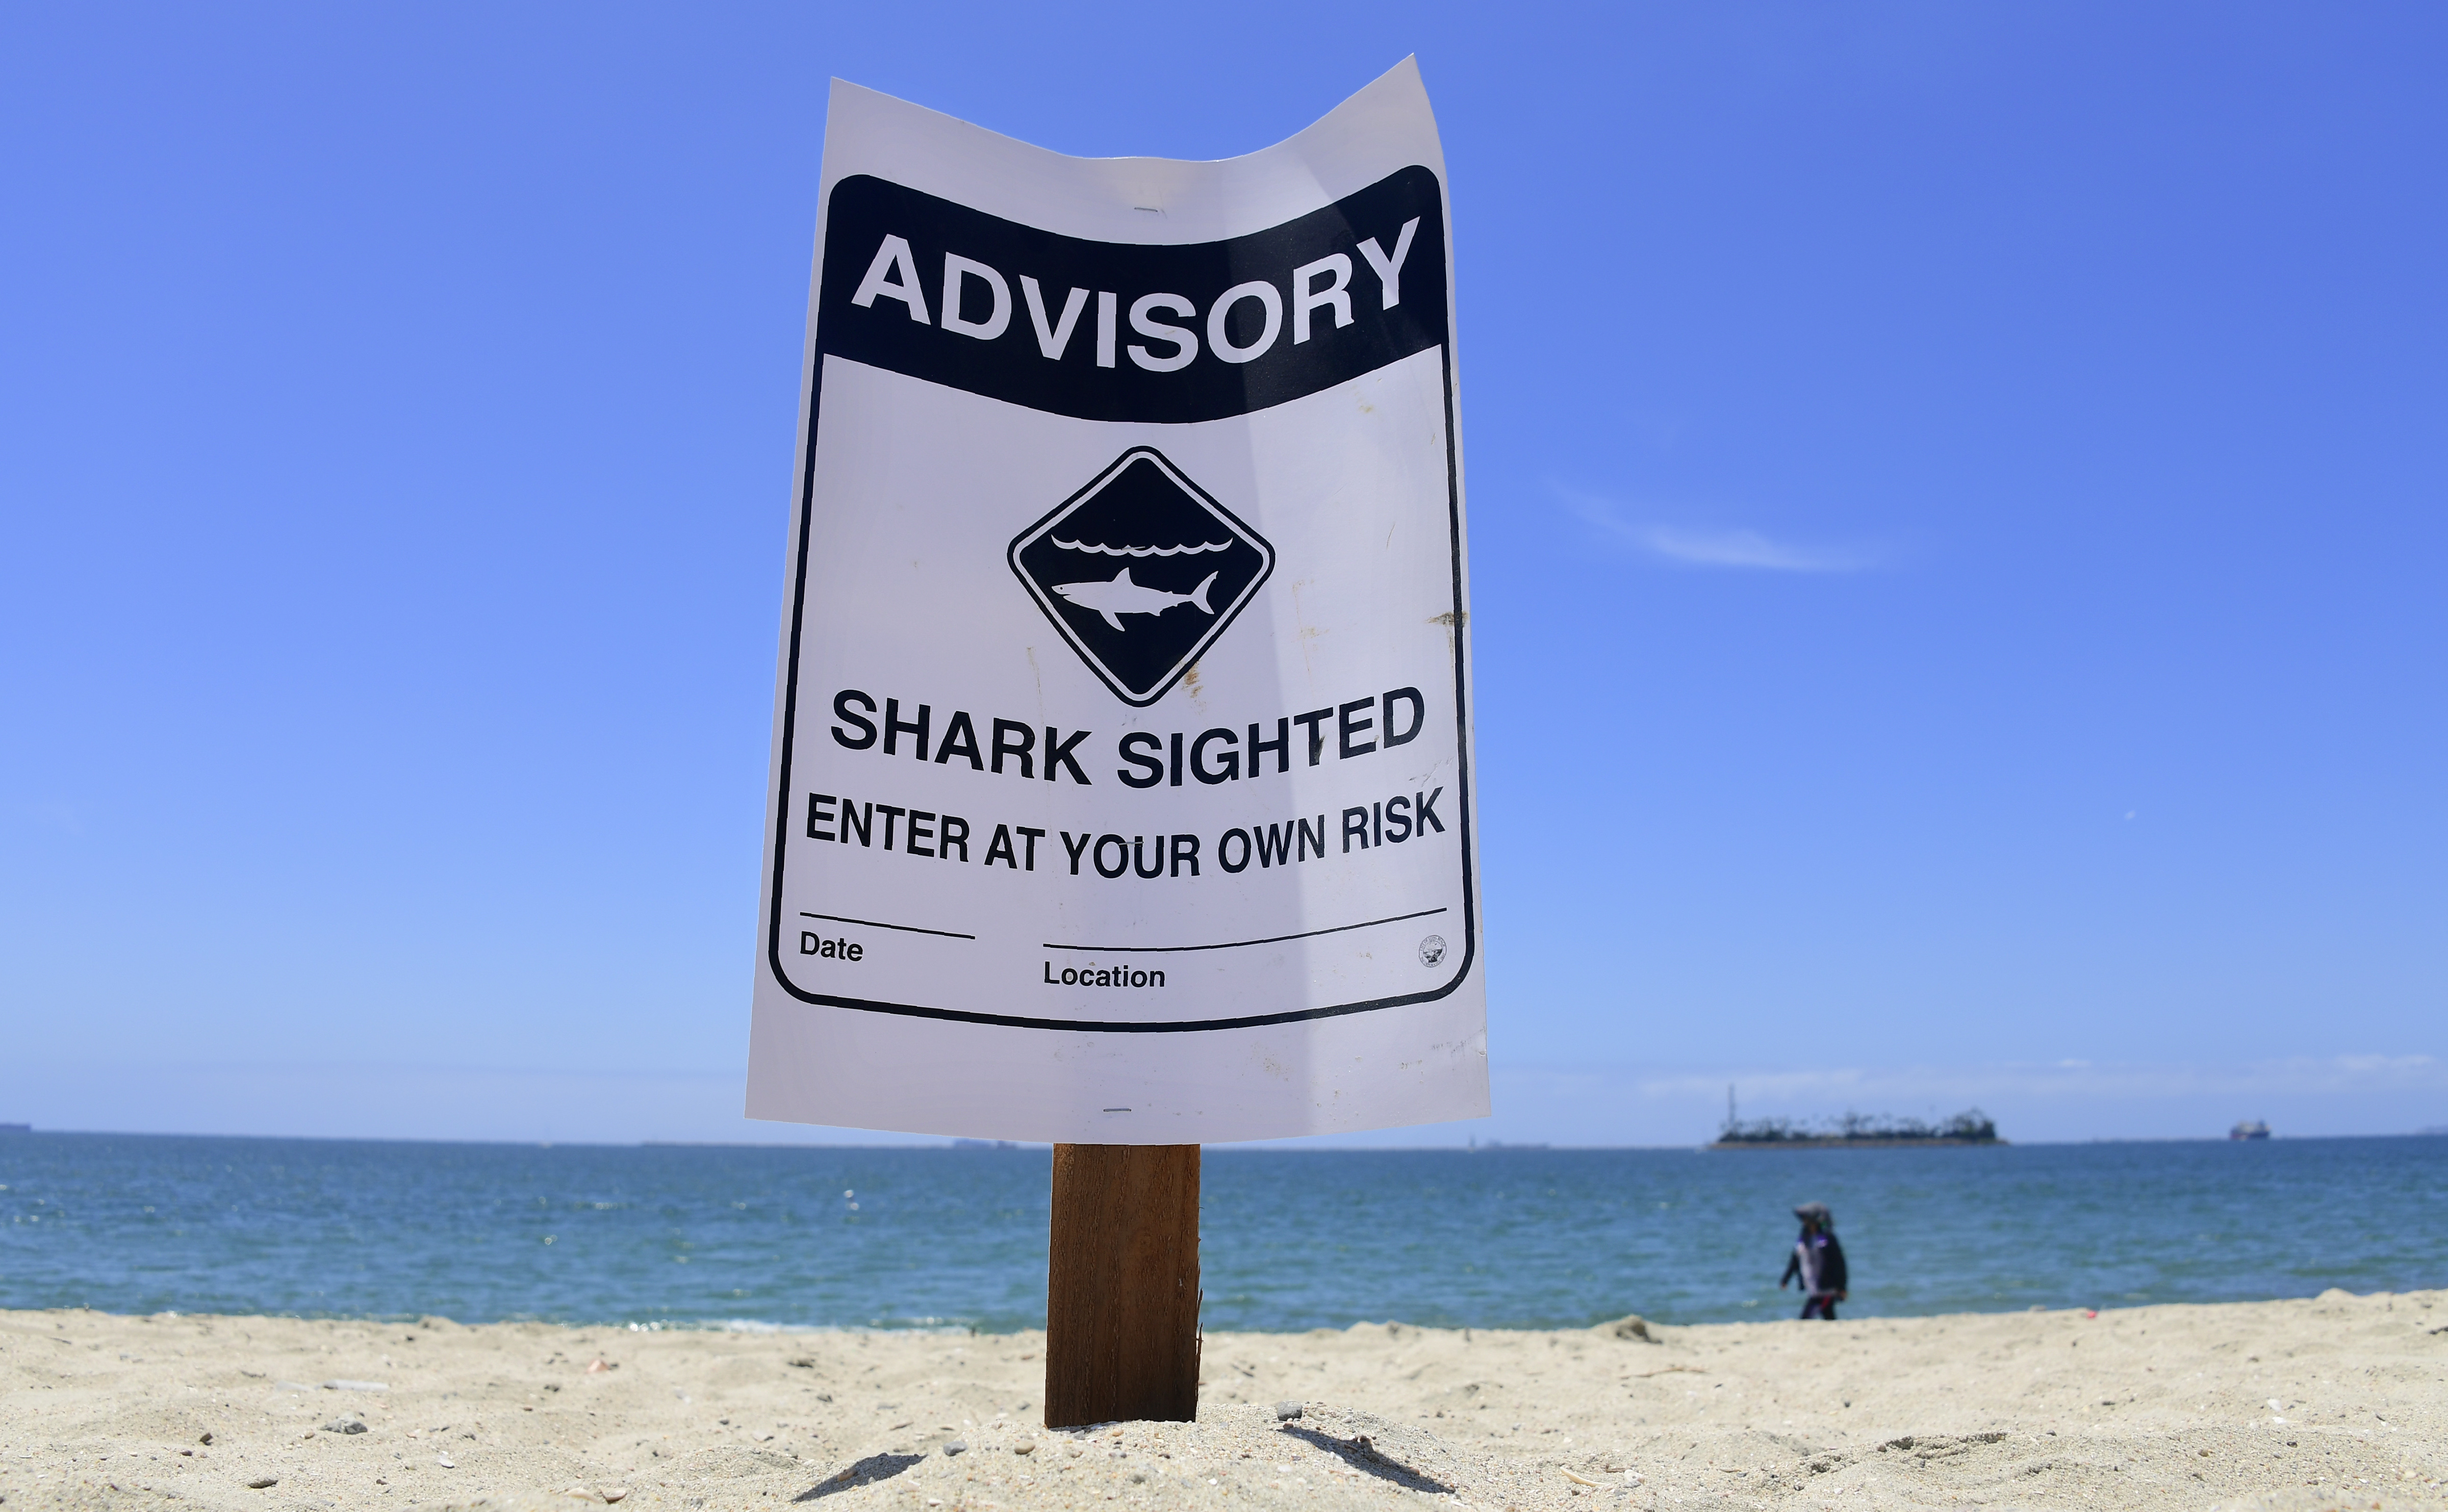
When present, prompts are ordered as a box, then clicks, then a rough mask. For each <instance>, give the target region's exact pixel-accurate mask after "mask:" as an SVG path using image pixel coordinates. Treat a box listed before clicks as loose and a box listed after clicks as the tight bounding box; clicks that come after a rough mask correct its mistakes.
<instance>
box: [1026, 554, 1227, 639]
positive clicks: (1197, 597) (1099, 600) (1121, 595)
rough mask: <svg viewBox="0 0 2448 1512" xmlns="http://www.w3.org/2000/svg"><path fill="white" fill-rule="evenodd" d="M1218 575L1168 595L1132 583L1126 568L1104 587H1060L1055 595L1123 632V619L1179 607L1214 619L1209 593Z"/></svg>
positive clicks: (1078, 585)
mask: <svg viewBox="0 0 2448 1512" xmlns="http://www.w3.org/2000/svg"><path fill="white" fill-rule="evenodd" d="M1216 576H1217V575H1216V574H1215V573H1213V572H1211V573H1209V574H1207V576H1206V577H1204V578H1202V579H1200V580H1199V584H1198V586H1196V587H1195V588H1193V589H1191V590H1190V591H1189V592H1188V593H1167V592H1166V591H1165V590H1164V589H1162V588H1143V587H1141V586H1139V585H1138V584H1136V583H1133V582H1132V581H1131V569H1130V568H1128V567H1124V568H1123V569H1122V570H1121V571H1119V572H1117V573H1115V574H1114V575H1113V577H1112V579H1110V580H1109V581H1107V582H1103V583H1058V584H1054V591H1055V592H1057V593H1059V594H1061V595H1062V597H1064V598H1065V599H1068V600H1069V601H1071V602H1072V603H1076V604H1078V605H1079V606H1080V607H1081V608H1082V609H1086V610H1088V611H1090V612H1091V613H1094V614H1100V615H1103V616H1104V617H1105V622H1106V623H1107V624H1110V625H1112V626H1113V627H1114V628H1115V629H1117V630H1119V629H1123V628H1124V625H1123V624H1122V622H1121V620H1120V619H1119V616H1121V615H1125V614H1162V613H1164V612H1165V611H1166V610H1167V609H1170V608H1172V607H1173V606H1174V605H1175V604H1177V603H1188V604H1195V605H1196V606H1197V608H1198V612H1199V613H1201V614H1205V615H1211V616H1212V615H1214V612H1215V610H1214V608H1213V607H1212V606H1211V605H1210V604H1209V603H1208V602H1207V590H1208V589H1210V588H1212V587H1214V585H1215V579H1216Z"/></svg>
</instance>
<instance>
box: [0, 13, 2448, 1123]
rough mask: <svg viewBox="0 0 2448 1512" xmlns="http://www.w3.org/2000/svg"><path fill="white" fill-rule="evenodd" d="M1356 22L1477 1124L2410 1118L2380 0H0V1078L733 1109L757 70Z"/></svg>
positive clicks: (2410, 579)
mask: <svg viewBox="0 0 2448 1512" xmlns="http://www.w3.org/2000/svg"><path fill="white" fill-rule="evenodd" d="M1414 52H1416V53H1417V54H1418V56H1419V58H1420V62H1421V67H1422V68H1423V71H1424V73H1425V78H1426V81H1427V85H1428V88H1429V92H1430V95H1431V98H1432V99H1433V100H1434V101H1435V103H1436V105H1437V109H1438V113H1439V120H1440V123H1441V125H1442V128H1443V130H1444V137H1445V144H1446V152H1447V158H1448V163H1449V164H1450V168H1451V173H1452V182H1453V198H1454V206H1455V220H1456V234H1457V251H1456V277H1457V280H1458V287H1459V290H1460V312H1461V326H1460V350H1461V373H1462V383H1463V435H1464V439H1465V443H1466V447H1467V467H1468V477H1467V484H1468V489H1469V502H1470V513H1471V530H1472V551H1473V562H1472V566H1473V573H1474V584H1473V591H1474V603H1473V611H1474V626H1473V628H1474V635H1475V648H1476V653H1477V657H1478V668H1479V678H1480V693H1479V699H1480V701H1479V726H1478V738H1479V751H1480V760H1481V766H1482V781H1483V787H1482V823H1483V827H1484V833H1485V842H1484V843H1485V851H1484V882H1485V890H1486V895H1487V900H1488V907H1487V917H1488V928H1489V934H1488V964H1489V983H1490V990H1491V1005H1490V1035H1491V1045H1492V1055H1493V1058H1494V1065H1495V1075H1496V1092H1497V1099H1498V1104H1497V1105H1498V1115H1497V1117H1496V1119H1495V1120H1492V1121H1490V1122H1488V1123H1485V1124H1482V1125H1476V1126H1472V1127H1463V1126H1459V1125H1457V1126H1454V1127H1451V1128H1442V1129H1436V1130H1429V1131H1411V1132H1408V1133H1403V1134H1399V1135H1395V1136H1389V1137H1388V1138H1389V1139H1394V1140H1396V1141H1415V1140H1421V1139H1428V1140H1435V1141H1445V1140H1451V1141H1454V1142H1459V1141H1460V1140H1461V1139H1463V1138H1464V1137H1466V1136H1468V1135H1470V1134H1472V1133H1476V1134H1478V1135H1479V1136H1480V1137H1481V1138H1482V1139H1484V1138H1488V1137H1496V1138H1503V1139H1557V1140H1571V1141H1575V1142H1638V1143H1671V1142H1688V1141H1691V1140H1694V1139H1700V1138H1703V1137H1705V1136H1706V1135H1707V1134H1708V1133H1710V1132H1711V1130H1712V1128H1713V1126H1714V1120H1715V1119H1716V1117H1717V1115H1718V1112H1719V1110H1720V1109H1721V1108H1722V1105H1723V1097H1724V1087H1725V1084H1726V1083H1727V1082H1729V1081H1734V1082H1737V1083H1738V1084H1740V1085H1741V1086H1742V1088H1743V1089H1744V1092H1743V1096H1744V1101H1745V1104H1746V1108H1747V1110H1752V1111H1758V1112H1762V1113H1770V1112H1774V1113H1786V1114H1790V1115H1797V1116H1810V1115H1818V1114H1827V1113H1834V1112H1839V1111H1842V1110H1843V1109H1845V1108H1846V1107H1848V1106H1850V1107H1859V1108H1862V1109H1864V1110H1865V1111H1867V1110H1877V1109H1891V1110H1893V1111H1896V1112H1901V1113H1926V1112H1930V1111H1940V1112H1945V1111H1952V1110H1953V1109H1954V1108H1956V1107H1959V1106H1961V1105H1963V1104H1964V1103H1965V1102H1969V1101H1979V1102H1980V1103H1981V1104H1982V1105H1983V1106H1985V1107H1986V1108H1988V1110H1989V1111H1990V1112H1992V1113H1993V1114H1995V1115H1997V1116H1998V1118H1999V1121H2000V1123H2001V1125H2003V1128H2004V1132H2006V1133H2007V1134H2008V1135H2009V1136H2010V1137H2022V1138H2029V1139H2085V1138H2094V1137H2108V1136H2135V1137H2141V1136H2178V1135H2200V1134H2214V1133H2217V1132H2219V1131H2220V1130H2223V1129H2224V1128H2225V1126H2226V1125H2227V1123H2228V1122H2229V1121H2231V1120H2235V1119H2237V1118H2245V1117H2263V1118H2267V1119H2269V1120H2271V1121H2272V1122H2274V1123H2276V1124H2277V1125H2278V1126H2279V1129H2280V1132H2281V1133H2282V1134H2288V1133H2303V1134H2313V1133H2361V1132H2394V1131H2399V1130H2404V1129H2411V1128H2414V1127H2417V1126H2421V1125H2426V1124H2442V1123H2448V781H2443V775H2448V714H2443V709H2448V698H2443V696H2442V688H2443V682H2448V679H2443V660H2448V659H2443V653H2448V592H2443V591H2442V587H2441V581H2442V568H2443V564H2448V524H2443V515H2442V505H2443V503H2448V448H2443V445H2442V437H2443V435H2448V360H2443V353H2448V278H2442V277H2441V276H2440V270H2441V269H2442V268H2443V267H2448V200H2443V197H2442V195H2441V194H2440V192H2439V189H2440V185H2441V184H2442V183H2443V182H2448V91H2442V90H2441V89H2440V88H2439V86H2438V81H2439V80H2440V79H2441V78H2442V77H2448V13H2443V12H2442V11H2440V10H2438V9H2437V8H2434V7H2425V6H2417V5H2404V6H2388V5H2381V6H2366V7H2355V8H2345V9H2338V8H2329V9H2314V8H2304V7H2271V6H2251V5H2229V4H2222V5H2215V6H2213V5H2157V6H2147V7H2135V6H2131V5H2079V4H2067V5H2053V6H2046V7H2039V6H2030V7H1996V6H1993V7H1967V6H1957V5H1935V4H1934V5H1927V6H1908V5H1905V6H1863V5H1852V6H1827V5H1820V4H1801V5H1773V4H1761V5H1748V6H1741V7H1728V6H1716V7H1686V6H1620V5H1618V6H1604V7H1589V8H1583V9H1574V8H1564V7H1501V8H1490V7H1459V6H1457V7H1432V6H1408V7H1399V8H1396V7H1380V6H1365V7H1334V6H1320V5H1315V4H1303V5H1298V6H1276V5H1254V4H1241V5H1233V6H1229V7H1218V6H1179V7H1161V8H1149V7H1141V6H1129V7H1125V6H1115V7H1109V8H1093V7H1090V8H1078V7H1048V8H1039V9H1032V10H1029V11H1027V12H1026V13H1024V14H1023V12H1022V11H1020V10H1015V9H1013V8H1004V7H975V8H963V7H935V8H928V7H914V6H913V7H879V6H857V7H831V6H813V5H812V6H792V7H777V6H763V7H759V6H749V5H740V6H727V7H718V8H717V7H668V8H663V9H660V10H656V9H641V8H636V7H622V6H610V5H590V6H584V7H579V6H566V7H550V6H542V5H535V6H524V7H517V8H506V7H476V6H418V7H407V6H362V7H294V8H283V7H278V6H273V5H261V6H246V7H218V8H216V7H196V6H179V7H170V6H163V7H135V6H90V7H66V6H49V7H44V6H17V7H12V8H10V9H9V10H6V11H5V12H0V140H5V142H6V143H7V144H8V145H7V147H6V149H5V150H0V197H5V199H0V202H5V203H6V205H7V207H8V210H7V214H6V215H5V216H0V354H5V356H0V1018H5V1021H6V1038H7V1042H8V1049H7V1053H6V1054H5V1055H0V1120H32V1121H34V1122H36V1123H38V1124H40V1125H44V1126H48V1127H69V1128H77V1127H82V1128H116V1129H161V1130H188V1131H209V1132H234V1133H307V1134H354V1135H399V1136H430V1137H441V1138H510V1139H535V1138H554V1139H637V1138H662V1139H792V1138H847V1137H851V1136H847V1135H842V1134H839V1133H828V1132H826V1131H815V1130H794V1129H791V1128H785V1127H779V1126H773V1125H758V1124H749V1123H747V1122H746V1121H745V1120H741V1119H740V1118H739V1117H738V1116H737V1108H738V1101H739V1086H740V1080H741V1076H742V1067H743V1064H744V1057H745V1047H746V1030H747V1020H748V978H749V968H750V962H751V950H752V947H753V941H754V935H755V888H756V864H757V838H758V829H759V825H760V820H761V813H762V788H763V781H764V772H765V761H766V752H767V745H766V742H767V735H768V722H769V718H770V698H771V691H772V679H773V646H774V633H775V622H776V618H777V615H778V613H779V587H780V570H779V569H780V562H781V555H782V545H783V538H784V530H785V525H786V521H785V507H786V502H787V488H788V479H789V471H790V464H791V450H792V441H793V424H794V406H795V402H796V396H797V381H796V366H797V362H798V356H799V350H800V339H801V326H802V321H803V318H804V313H805V301H806V292H807V291H806V278H807V264H808V257H809V249H810V242H811V238H812V233H813V220H814V211H815V203H814V184H815V179H816V165H817V160H818V156H819V154H820V152H821V150H822V146H823V143H822V131H821V127H822V120H823V107H824V99H825V88H826V80H827V78H828V77H829V76H831V75H836V74H837V75H840V76H842V77H844V78H849V79H852V80H855V81H857V82H859V83H862V84H865V85H869V86H873V87H875V88H879V89H883V90H886V91H888V92H890V93H893V94H897V95H900V96H903V97H905V98H908V99H911V100H915V101H918V102H920V103H922V104H925V105H930V106H933V107H935V108H938V109H942V110H946V111H948V112H951V113H953V114H956V115H959V116H963V117H965V118H966V119H969V120H972V121H976V122H978V123H980V124H985V125H986V126H989V127H992V128H994V129H996V130H1000V131H1004V132H1007V133H1010V134H1012V135H1014V136H1018V137H1021V138H1023V139H1026V140H1028V141H1031V142H1036V143H1040V144H1044V145H1047V146H1050V147H1054V148H1057V149H1059V150H1062V151H1068V152H1076V153H1082V154H1096V155H1103V154H1119V153H1154V154H1161V155H1167V156H1178V157H1218V156H1229V155H1234V154H1237V153H1241V152H1245V151H1249V150H1251V149H1253V148H1255V147H1257V146H1260V145H1263V144H1267V143H1271V142H1273V141H1276V140H1278V139H1280V138H1281V137H1283V136H1286V135H1288V134H1290V133H1291V132H1292V131H1294V130H1296V129H1298V128H1299V127H1300V126H1302V125H1304V124H1307V123H1308V122H1310V120H1312V119H1314V118H1315V117H1316V116H1318V115H1320V114H1322V113H1323V112H1324V111H1325V110H1327V109H1328V108H1329V107H1330V106H1331V105H1333V104H1334V103H1335V102H1336V101H1338V100H1340V99H1341V98H1343V97H1344V96H1345V95H1346V94H1348V93H1349V92H1350V91H1351V90H1353V89H1355V88H1357V87H1358V86H1361V85H1362V84H1364V83H1366V82H1367V80H1369V79H1370V78H1372V77H1374V76H1375V75H1376V74H1378V73H1379V72H1381V71H1383V70H1384V69H1385V68H1386V67H1388V66H1390V65H1391V64H1393V63H1394V62H1395V61H1397V60H1398V59H1400V58H1401V57H1403V56H1404V55H1405V54H1406V53H1414Z"/></svg>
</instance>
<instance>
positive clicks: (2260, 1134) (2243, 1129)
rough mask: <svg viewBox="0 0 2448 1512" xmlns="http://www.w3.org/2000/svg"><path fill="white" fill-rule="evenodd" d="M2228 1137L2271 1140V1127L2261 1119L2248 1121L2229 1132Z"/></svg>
mask: <svg viewBox="0 0 2448 1512" xmlns="http://www.w3.org/2000/svg"><path fill="white" fill-rule="evenodd" d="M2227 1137H2228V1139H2268V1138H2269V1125H2268V1124H2266V1123H2264V1122H2262V1121H2261V1120H2259V1119H2247V1120H2245V1121H2243V1122H2242V1123H2239V1124H2237V1125H2236V1126H2235V1127H2234V1128H2232V1129H2229V1130H2228V1131H2227Z"/></svg>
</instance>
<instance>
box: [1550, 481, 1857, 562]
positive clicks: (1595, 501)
mask: <svg viewBox="0 0 2448 1512" xmlns="http://www.w3.org/2000/svg"><path fill="white" fill-rule="evenodd" d="M1554 488H1555V489H1556V495H1557V497H1558V498H1559V499H1561V500H1563V502H1564V505H1565V507H1567V508H1569V509H1571V510H1572V511H1573V513H1574V514H1575V515H1576V516H1578V518H1579V519H1580V520H1581V521H1582V523H1584V524H1586V525H1588V526H1591V527H1593V528H1594V529H1597V530H1598V531H1600V532H1601V533H1603V534H1605V535H1608V536H1611V537H1613V538H1615V539H1616V540H1618V541H1621V542H1624V543H1625V544H1627V545H1632V546H1635V547H1636V548H1638V549H1639V550H1642V551H1645V552H1647V553H1648V554H1649V555H1651V556H1654V557H1657V558H1659V559H1661V560H1663V561H1667V562H1673V563H1677V564H1679V565H1684V566H1694V567H1735V568H1748V569H1750V570H1752V571H1758V572H1861V571H1864V570H1865V569H1867V568H1870V567H1875V566H1877V565H1880V560H1881V556H1880V553H1878V552H1876V551H1872V550H1869V549H1866V548H1864V547H1859V546H1827V545H1805V544H1803V543H1800V542H1794V541H1779V540H1776V539H1774V538H1772V537H1770V536H1768V535H1764V534H1762V533H1761V532H1759V531H1757V530H1752V529H1749V528H1735V529H1723V528H1717V529H1705V528H1695V527H1693V526H1677V525H1668V524H1664V523H1662V522H1658V521H1654V520H1647V521H1644V520H1636V519H1633V518H1630V517H1629V516H1628V515H1627V513H1626V511H1625V510H1624V509H1623V507H1621V506H1619V505H1617V504H1616V502H1615V501H1614V500H1612V499H1605V498H1601V497H1599V496H1598V495H1597V494H1594V493H1585V492H1583V491H1581V490H1580V489H1578V488H1565V487H1564V486H1563V485H1561V484H1557V485H1554Z"/></svg>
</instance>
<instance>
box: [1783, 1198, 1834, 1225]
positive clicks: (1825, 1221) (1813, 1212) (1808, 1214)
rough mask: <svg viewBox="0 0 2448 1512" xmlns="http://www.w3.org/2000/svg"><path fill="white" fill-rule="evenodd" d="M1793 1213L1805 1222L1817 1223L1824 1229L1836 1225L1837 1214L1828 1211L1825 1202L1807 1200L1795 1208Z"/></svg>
mask: <svg viewBox="0 0 2448 1512" xmlns="http://www.w3.org/2000/svg"><path fill="white" fill-rule="evenodd" d="M1793 1215H1794V1216H1795V1217H1797V1218H1800V1219H1802V1220H1803V1221H1804V1222H1805V1223H1816V1224H1818V1225H1819V1226H1820V1227H1821V1228H1824V1229H1832V1228H1834V1227H1835V1226H1836V1215H1835V1214H1833V1213H1830V1212H1828V1211H1827V1204H1826V1203H1825V1202H1805V1203H1804V1204H1803V1205H1802V1206H1800V1207H1798V1208H1796V1209H1794V1210H1793Z"/></svg>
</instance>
